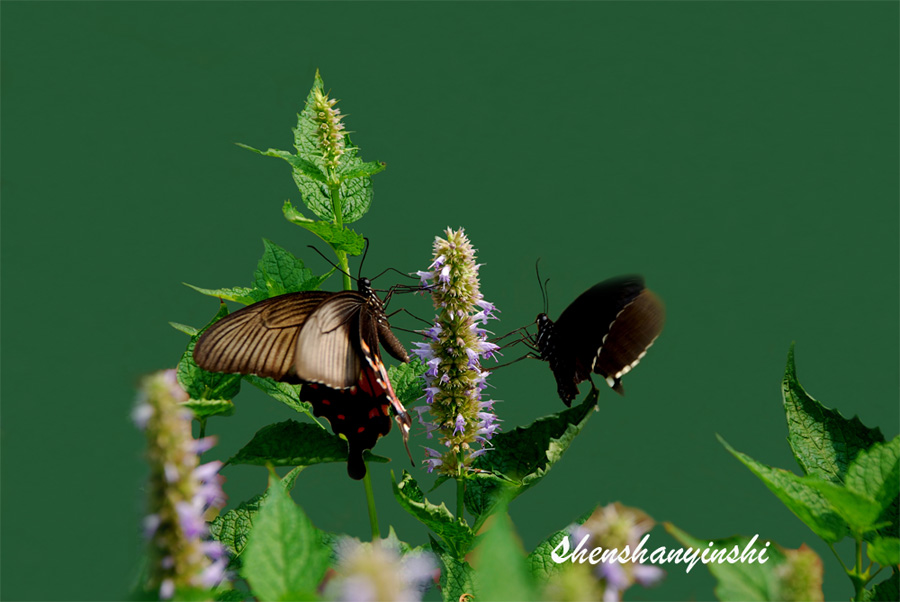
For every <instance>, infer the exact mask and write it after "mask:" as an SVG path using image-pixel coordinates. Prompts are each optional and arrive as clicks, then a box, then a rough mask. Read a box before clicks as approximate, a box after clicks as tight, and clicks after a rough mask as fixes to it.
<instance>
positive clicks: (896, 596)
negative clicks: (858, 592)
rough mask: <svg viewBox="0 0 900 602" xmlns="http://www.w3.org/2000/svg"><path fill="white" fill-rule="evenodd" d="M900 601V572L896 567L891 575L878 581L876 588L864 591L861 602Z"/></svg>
mask: <svg viewBox="0 0 900 602" xmlns="http://www.w3.org/2000/svg"><path fill="white" fill-rule="evenodd" d="M898 601H900V572H897V569H896V568H895V569H894V571H893V573H891V576H890V577H888V578H887V579H885V580H884V581H882V582H881V583H878V584H877V585H876V586H875V587H874V588H872V589H867V590H864V591H863V596H862V597H861V598H860V602H898Z"/></svg>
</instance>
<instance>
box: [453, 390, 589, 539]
mask: <svg viewBox="0 0 900 602" xmlns="http://www.w3.org/2000/svg"><path fill="white" fill-rule="evenodd" d="M596 405H597V393H596V391H592V392H591V393H590V394H589V395H588V396H587V397H586V398H585V400H584V401H583V402H582V403H581V404H579V405H577V406H575V407H574V408H570V409H568V410H564V411H562V412H559V413H557V414H552V415H550V416H545V417H543V418H539V419H538V420H536V421H534V422H533V423H531V424H530V425H528V426H526V427H518V428H516V429H514V430H512V431H510V432H507V433H498V434H496V435H494V437H493V439H492V440H491V443H492V444H493V446H494V448H493V449H492V450H491V451H488V452H487V453H486V454H484V455H483V456H480V457H478V458H477V459H476V460H475V462H474V468H476V469H480V470H484V471H486V472H488V473H494V472H496V473H500V474H502V475H504V477H503V478H504V479H507V480H509V483H507V485H506V486H503V484H502V481H501V480H499V479H477V480H474V481H472V482H471V483H470V484H469V486H468V487H467V488H466V496H465V503H466V508H468V509H469V511H470V512H471V513H472V514H474V515H476V516H478V517H479V519H478V522H476V524H475V528H476V529H477V528H478V526H479V525H480V522H481V521H483V520H484V519H485V518H486V517H487V516H488V515H489V514H490V513H491V512H492V511H493V509H494V507H495V506H496V505H497V503H498V500H499V499H500V498H501V497H505V496H509V497H508V499H509V500H510V501H511V500H512V499H513V498H515V497H516V496H518V495H521V494H522V493H524V492H525V491H526V490H527V489H529V488H530V487H533V486H534V485H535V484H537V483H538V482H539V481H540V480H541V479H542V478H544V475H546V474H547V472H548V471H549V470H550V469H551V468H552V467H553V465H554V464H555V463H556V462H557V461H558V460H559V459H560V458H561V457H562V455H563V454H564V453H565V451H566V449H568V447H569V445H570V444H571V443H572V441H573V440H574V439H575V436H576V435H577V434H578V433H580V432H581V429H583V428H584V425H585V424H587V421H588V419H589V418H590V417H591V414H592V413H593V411H594V408H595V407H596ZM512 483H515V484H512ZM501 490H502V491H501Z"/></svg>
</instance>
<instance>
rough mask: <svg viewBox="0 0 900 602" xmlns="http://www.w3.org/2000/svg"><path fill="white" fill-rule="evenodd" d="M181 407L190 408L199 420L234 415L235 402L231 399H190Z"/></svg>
mask: <svg viewBox="0 0 900 602" xmlns="http://www.w3.org/2000/svg"><path fill="white" fill-rule="evenodd" d="M181 405H183V406H184V407H186V408H189V409H190V410H191V411H192V412H193V413H194V418H196V419H197V420H201V419H203V418H209V417H211V416H231V415H232V414H234V402H233V401H231V400H230V399H189V400H187V401H185V402H184V403H183V404H181Z"/></svg>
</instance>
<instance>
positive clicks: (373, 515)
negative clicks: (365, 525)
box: [363, 463, 381, 541]
mask: <svg viewBox="0 0 900 602" xmlns="http://www.w3.org/2000/svg"><path fill="white" fill-rule="evenodd" d="M370 474H371V472H370V471H369V466H368V463H367V464H366V476H365V477H363V485H365V486H366V502H368V504H369V523H370V524H371V526H372V541H375V540H376V539H381V532H380V531H379V530H378V511H377V510H375V494H374V493H372V479H371V477H370V476H369V475H370Z"/></svg>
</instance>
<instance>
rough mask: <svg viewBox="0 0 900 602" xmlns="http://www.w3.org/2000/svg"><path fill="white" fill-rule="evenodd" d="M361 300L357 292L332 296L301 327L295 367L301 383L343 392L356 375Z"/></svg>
mask: <svg viewBox="0 0 900 602" xmlns="http://www.w3.org/2000/svg"><path fill="white" fill-rule="evenodd" d="M364 304H365V299H364V297H363V296H362V295H361V294H360V293H356V292H353V291H344V292H340V293H335V294H334V295H333V296H332V297H330V298H329V299H328V300H327V301H325V302H324V303H322V304H321V305H320V306H319V307H318V308H316V310H315V311H314V312H312V315H310V316H309V319H308V320H307V321H306V324H305V325H304V326H303V328H302V330H301V331H300V336H299V338H298V340H297V344H296V356H295V364H294V366H295V368H296V371H297V376H299V377H300V379H301V380H303V381H304V382H312V383H320V384H324V385H326V386H328V387H331V388H332V389H347V388H349V387H352V386H354V385H356V384H357V382H358V381H359V375H360V368H361V363H360V348H359V341H358V336H359V335H358V332H359V323H360V315H361V313H363V312H362V310H363V307H364Z"/></svg>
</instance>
